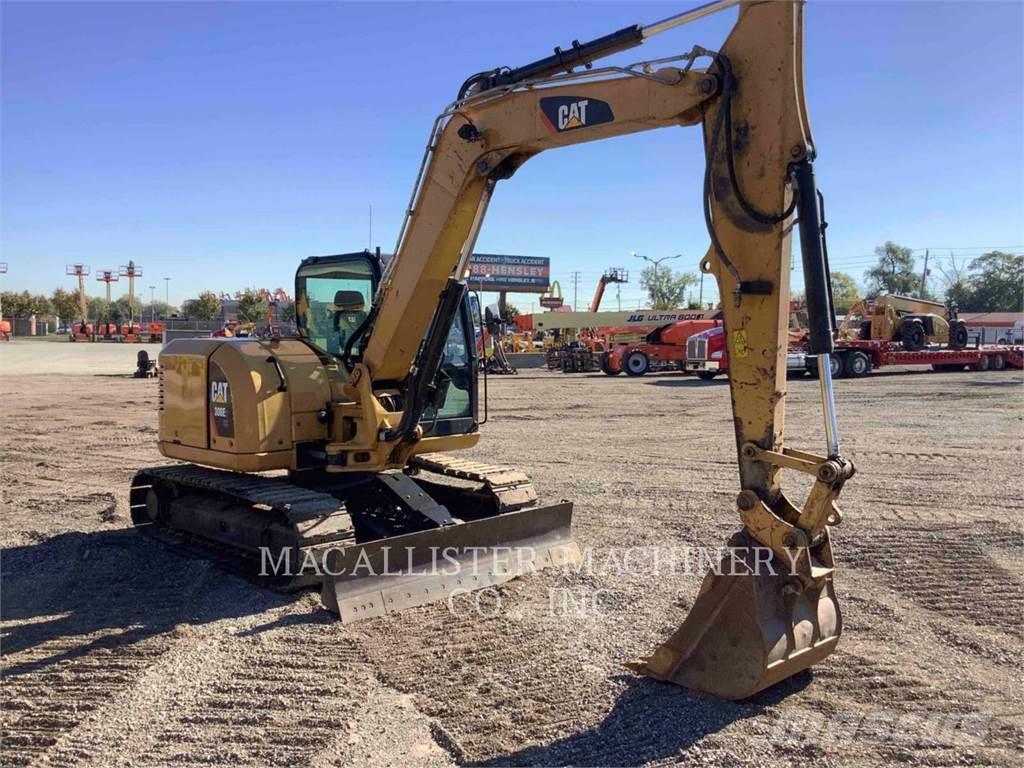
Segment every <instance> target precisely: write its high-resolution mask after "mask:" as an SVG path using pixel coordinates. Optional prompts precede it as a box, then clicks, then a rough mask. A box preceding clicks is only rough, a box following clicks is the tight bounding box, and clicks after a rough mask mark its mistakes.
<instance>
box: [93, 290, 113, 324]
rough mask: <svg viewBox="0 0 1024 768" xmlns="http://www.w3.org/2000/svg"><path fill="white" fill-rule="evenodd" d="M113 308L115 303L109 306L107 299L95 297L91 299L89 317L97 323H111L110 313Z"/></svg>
mask: <svg viewBox="0 0 1024 768" xmlns="http://www.w3.org/2000/svg"><path fill="white" fill-rule="evenodd" d="M112 307H113V302H111V303H109V304H108V303H107V300H106V299H101V298H100V297H98V296H94V297H93V298H91V299H89V317H91V318H92V319H93V320H95V321H96V322H97V323H108V322H111V317H110V311H111V308H112Z"/></svg>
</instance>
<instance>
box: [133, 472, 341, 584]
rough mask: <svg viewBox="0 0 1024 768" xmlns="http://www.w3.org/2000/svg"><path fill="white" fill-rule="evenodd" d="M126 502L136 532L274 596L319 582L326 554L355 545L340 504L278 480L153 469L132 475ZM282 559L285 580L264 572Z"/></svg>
mask: <svg viewBox="0 0 1024 768" xmlns="http://www.w3.org/2000/svg"><path fill="white" fill-rule="evenodd" d="M129 499H130V501H129V503H130V508H131V515H132V522H133V523H134V524H135V526H136V527H137V528H138V529H139V531H140V532H141V533H143V534H145V535H146V536H148V537H150V538H153V539H155V540H157V541H159V542H160V543H161V544H162V545H164V546H166V547H168V548H171V549H173V550H175V551H178V552H180V553H182V554H186V555H188V556H192V557H201V558H204V559H208V560H212V561H213V562H214V563H215V564H216V565H217V566H218V567H221V568H223V569H224V570H228V571H231V572H235V573H239V574H240V575H243V576H245V577H247V578H250V579H252V580H254V581H256V582H257V583H259V584H260V585H261V586H265V587H269V588H273V589H278V590H284V591H292V590H295V589H300V588H302V587H306V586H312V585H315V584H317V583H319V581H320V578H321V577H320V574H319V573H318V567H319V564H320V563H321V562H322V559H323V557H324V554H325V552H326V551H327V550H329V549H330V548H332V547H333V548H337V547H344V546H350V545H353V544H354V543H355V527H354V525H353V523H352V519H351V517H350V515H349V514H348V511H347V509H346V507H345V503H344V502H343V501H341V500H339V499H338V498H336V497H335V496H332V495H330V494H327V493H321V492H319V491H316V490H312V489H309V488H305V487H302V486H299V485H294V484H292V483H290V482H288V481H287V480H286V479H284V478H277V477H263V476H259V475H243V474H238V473H235V472H225V471H222V470H217V469H209V468H206V467H199V466H195V465H188V464H184V465H174V466H166V467H152V468H149V469H143V470H140V471H139V472H137V473H136V474H135V477H134V478H133V480H132V486H131V494H130V497H129ZM264 548H265V549H264ZM265 553H266V554H265ZM268 556H269V557H270V558H271V560H270V561H267V560H266V559H265V558H266V557H268ZM282 556H283V557H285V558H286V561H287V563H288V565H289V567H288V568H287V569H285V571H286V573H285V575H279V574H276V573H269V572H268V571H269V570H270V569H268V568H267V567H266V566H267V565H268V564H269V565H272V564H273V563H280V562H281V558H282ZM302 564H305V567H302Z"/></svg>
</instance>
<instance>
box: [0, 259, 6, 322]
mask: <svg viewBox="0 0 1024 768" xmlns="http://www.w3.org/2000/svg"><path fill="white" fill-rule="evenodd" d="M6 274H7V262H6V261H0V275H6ZM3 319H4V306H3V299H2V296H0V320H3Z"/></svg>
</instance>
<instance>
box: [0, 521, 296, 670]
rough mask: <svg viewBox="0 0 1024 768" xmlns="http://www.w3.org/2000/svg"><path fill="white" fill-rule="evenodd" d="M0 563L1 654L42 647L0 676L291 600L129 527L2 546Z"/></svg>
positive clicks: (260, 609)
mask: <svg viewBox="0 0 1024 768" xmlns="http://www.w3.org/2000/svg"><path fill="white" fill-rule="evenodd" d="M0 563H2V574H0V578H2V581H3V603H2V606H0V620H2V622H3V624H2V625H0V634H2V645H3V648H2V652H3V655H4V656H5V657H6V656H9V655H11V654H15V653H20V652H23V651H29V650H32V649H35V648H37V647H38V648H39V649H40V651H41V654H36V653H33V654H31V658H28V659H26V660H24V661H18V662H17V663H15V664H12V665H10V666H8V667H6V668H5V669H4V675H5V676H17V675H22V674H26V673H29V672H34V671H38V670H40V669H45V668H47V667H49V666H51V665H54V664H59V663H61V662H63V661H69V660H72V659H75V658H78V657H81V656H84V655H86V654H89V653H92V652H93V651H96V650H99V649H117V648H120V647H124V646H128V645H133V644H135V643H138V642H141V641H143V640H146V639H147V638H149V637H152V636H153V635H157V634H160V633H163V632H167V631H169V630H172V629H174V628H175V627H176V626H178V625H181V624H192V625H197V624H205V623H207V622H211V621H216V620H219V619H224V618H232V617H240V616H245V615H251V614H253V613H256V612H261V611H264V610H267V609H268V608H272V607H275V606H277V605H283V604H285V603H287V602H290V601H291V600H294V599H296V596H289V595H280V594H276V593H272V592H268V591H266V590H261V589H258V588H256V587H254V586H252V585H250V584H247V583H246V582H245V581H243V580H241V579H238V578H233V577H231V576H228V575H226V574H225V573H223V572H221V571H219V570H218V569H217V568H216V567H215V566H214V565H213V564H212V563H210V562H208V561H205V560H200V559H192V558H189V557H185V556H182V555H178V554H176V553H174V552H170V551H167V550H164V549H162V548H160V547H159V546H158V545H157V544H156V543H154V542H152V541H149V540H147V539H145V538H143V537H142V536H141V535H140V534H139V533H138V532H136V531H134V530H133V529H131V528H127V529H120V530H115V531H100V532H94V533H83V532H80V531H75V532H70V533H63V534H60V535H58V536H54V537H52V538H49V539H46V540H44V541H41V542H39V543H38V544H29V545H25V546H17V547H9V548H6V549H3V550H2V551H0ZM46 646H53V652H52V653H46V651H45V649H46Z"/></svg>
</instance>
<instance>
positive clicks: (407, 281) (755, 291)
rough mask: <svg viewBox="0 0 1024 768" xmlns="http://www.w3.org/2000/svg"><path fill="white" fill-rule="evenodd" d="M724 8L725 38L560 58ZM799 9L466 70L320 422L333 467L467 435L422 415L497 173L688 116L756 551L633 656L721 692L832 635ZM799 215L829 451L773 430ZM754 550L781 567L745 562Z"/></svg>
mask: <svg viewBox="0 0 1024 768" xmlns="http://www.w3.org/2000/svg"><path fill="white" fill-rule="evenodd" d="M737 4H738V5H739V16H738V19H737V21H736V24H735V27H734V28H733V30H732V32H731V34H730V35H729V37H728V39H727V40H726V41H725V43H724V45H723V46H722V47H721V48H720V50H717V51H712V50H707V49H704V48H700V47H695V48H694V49H693V50H692V51H691V52H690V53H688V54H685V55H682V56H679V57H675V58H673V59H670V60H664V59H663V60H660V61H659V62H651V63H645V64H640V65H635V66H631V67H604V68H598V69H587V70H585V71H582V72H564V73H561V74H557V72H558V71H560V70H563V69H565V68H567V67H569V66H575V65H579V64H586V65H588V66H589V64H590V63H591V61H592V60H593V59H595V58H598V57H600V56H602V55H607V54H608V53H610V52H617V51H621V50H623V49H625V48H627V47H632V46H633V45H637V44H639V43H640V42H642V41H643V39H645V38H646V37H649V36H650V35H651V34H656V33H658V32H661V31H664V30H665V29H668V28H671V27H674V26H678V25H680V24H683V23H686V22H687V21H690V20H692V19H694V18H697V17H699V16H702V15H705V14H706V13H710V12H713V11H716V10H720V9H721V8H724V7H728V6H732V5H737ZM803 9H804V4H803V2H802V1H801V0H796V1H787V2H741V3H736V2H735V0H725V2H720V3H710V4H708V5H707V6H704V7H701V8H699V9H697V10H696V11H693V12H690V13H687V14H681V15H680V16H677V17H673V18H671V19H667V20H665V21H664V22H661V23H659V24H656V25H651V26H649V27H640V26H637V27H629V28H626V29H625V30H621V31H620V32H618V33H614V34H613V35H609V36H607V37H606V38H602V39H600V40H597V41H594V42H592V43H587V44H584V45H579V44H578V43H576V44H574V47H573V49H572V51H559V50H558V49H556V55H555V56H554V57H548V59H544V60H541V61H540V62H536V63H535V64H533V65H528V66H527V67H524V68H520V69H519V70H513V71H505V70H496V71H494V72H491V73H483V74H481V75H478V76H475V77H473V78H470V80H468V81H467V83H466V85H465V86H464V87H463V89H462V91H461V92H460V93H459V98H458V99H457V100H456V101H455V102H454V103H453V104H451V105H450V106H449V107H448V108H447V109H445V110H444V112H443V113H442V114H441V115H440V116H439V117H438V118H437V120H436V122H435V125H434V127H433V129H432V131H431V134H430V138H429V141H428V145H427V150H426V155H425V158H424V162H423V165H422V167H421V169H420V173H419V176H418V179H417V183H416V185H415V189H414V192H413V196H412V199H411V203H410V206H409V209H408V213H407V216H406V219H405V222H404V224H403V227H402V230H401V233H400V235H399V239H398V244H397V247H396V250H395V254H394V258H393V259H392V260H391V262H390V263H389V265H388V268H387V269H386V271H385V272H384V275H383V277H382V279H381V282H380V286H379V289H378V291H377V294H376V297H375V300H374V303H373V306H372V308H371V310H370V313H369V316H368V319H367V321H366V323H365V327H364V328H362V329H361V330H360V332H358V333H357V336H358V337H359V338H358V339H356V340H354V342H353V343H352V344H350V348H349V350H348V353H349V362H350V366H351V375H350V383H349V385H348V387H347V394H348V395H349V397H350V399H351V402H350V403H347V404H342V405H341V406H340V407H339V408H337V409H336V411H335V414H334V418H335V420H336V422H335V423H336V429H335V430H333V434H335V435H347V436H348V439H346V440H335V441H334V442H332V443H331V444H330V445H329V447H328V454H329V455H331V456H333V457H334V461H333V462H331V463H330V464H329V466H328V469H334V470H335V471H346V470H360V471H366V470H371V471H375V470H376V471H379V470H383V469H388V468H400V467H402V466H404V465H405V464H406V462H407V461H408V459H409V457H410V456H411V455H412V454H413V453H418V452H423V451H427V450H438V449H441V448H443V449H445V450H448V449H451V448H458V447H462V446H468V445H471V444H473V443H474V442H475V441H476V434H467V435H454V436H447V437H444V438H430V437H426V438H425V437H424V436H423V433H422V428H421V427H420V426H419V420H420V417H421V415H422V413H423V412H424V409H425V408H427V407H428V406H429V404H430V402H431V397H432V396H433V393H434V392H435V391H436V389H435V387H436V379H437V375H438V370H439V366H440V364H441V359H442V357H443V344H444V339H445V338H446V337H447V335H448V332H449V329H450V327H451V324H452V321H453V318H454V317H455V316H456V314H457V312H458V311H459V306H460V304H461V301H462V298H463V296H464V293H465V291H466V287H465V279H464V278H465V275H466V274H467V267H468V261H469V257H470V255H471V254H472V252H473V246H474V243H475V241H476V239H477V235H478V233H479V231H480V227H481V225H482V223H483V220H484V217H485V214H486V211H487V207H488V204H489V202H490V200H491V197H492V195H493V193H494V190H495V186H496V184H497V182H499V181H502V180H505V179H508V178H509V177H511V176H512V175H513V174H514V173H515V171H516V170H517V169H518V168H519V167H520V166H521V165H522V164H523V163H525V162H526V161H527V160H529V159H530V158H532V157H534V156H535V155H537V154H540V153H541V152H543V151H546V150H552V149H557V148H560V147H564V146H569V145H573V144H580V143H584V142H593V141H600V140H604V139H610V138H613V137H615V136H621V135H626V134H630V133H637V132H640V131H648V130H654V129H658V128H666V127H671V126H691V125H693V126H700V127H701V130H702V131H703V137H704V145H705V152H706V171H705V175H704V178H703V183H702V191H701V193H700V196H699V197H698V196H697V195H694V197H693V200H694V203H695V205H696V204H698V203H699V204H702V205H703V209H704V217H705V220H706V224H707V228H708V233H709V237H710V240H711V247H710V248H709V250H708V252H707V255H706V256H705V258H704V259H703V261H702V263H701V269H702V270H703V271H704V272H706V273H709V274H712V275H714V276H715V278H716V279H717V280H718V285H719V288H720V295H721V296H722V297H723V302H722V304H723V306H722V310H723V314H724V322H725V330H726V334H727V339H728V350H729V358H730V366H729V379H730V387H731V395H732V408H733V417H734V427H735V436H736V445H737V453H738V460H739V477H740V493H739V495H738V497H737V507H738V511H739V515H740V518H741V520H742V522H743V528H742V530H741V531H740V532H739V533H738V534H737V535H736V536H734V537H733V540H732V544H733V546H734V547H736V548H738V549H744V550H750V551H751V552H753V553H754V554H751V555H749V556H745V557H744V558H741V563H742V566H743V568H745V569H746V570H747V571H748V572H749V573H747V574H746V577H744V575H740V576H736V575H732V576H721V575H716V574H714V573H712V574H709V576H708V579H707V580H706V581H705V584H704V586H703V588H702V590H701V594H700V596H699V598H698V600H697V603H696V604H695V606H694V608H693V610H692V611H691V614H690V616H689V617H688V619H687V621H686V622H684V624H683V625H682V627H680V629H679V630H678V631H677V632H676V634H675V635H673V637H672V638H671V639H670V640H669V641H667V642H666V643H665V644H664V645H662V646H661V647H660V648H659V649H658V650H657V651H656V652H655V653H654V654H653V655H652V656H651V657H650V658H649V659H646V660H644V661H641V662H637V663H636V664H635V665H634V668H635V669H637V670H639V671H641V672H644V673H645V674H649V675H652V676H654V677H658V678H661V679H666V680H671V681H673V682H677V683H681V684H684V685H687V686H690V687H696V688H700V689H703V690H707V691H710V692H712V693H716V694H718V695H721V696H726V697H730V698H739V697H743V696H747V695H750V694H752V693H754V692H756V691H757V690H760V689H762V688H764V687H766V686H768V685H771V684H772V683H774V682H777V681H778V680H780V679H782V678H784V677H787V676H788V675H790V674H793V673H794V672H796V671H798V670H800V669H804V668H806V667H807V666H809V665H810V664H813V663H814V662H815V661H817V660H819V659H820V658H823V657H824V656H826V655H827V654H828V653H830V652H831V650H832V649H833V648H834V647H835V644H836V641H837V640H838V636H839V633H840V631H841V619H840V616H839V610H838V604H837V603H836V600H835V594H834V591H833V586H832V568H833V562H832V555H831V546H830V542H829V534H828V527H829V525H834V524H836V523H838V522H839V521H840V514H839V511H838V509H837V508H836V506H835V503H834V502H835V499H836V497H837V495H838V493H839V491H840V489H841V488H842V485H843V483H844V482H845V481H846V480H847V479H848V478H849V477H850V476H851V475H852V473H853V467H852V465H851V464H850V463H849V462H848V461H846V460H844V459H843V458H841V456H840V453H839V439H838V427H837V424H836V419H835V407H834V402H833V396H832V388H831V387H832V385H831V377H830V367H829V363H828V356H829V353H830V352H831V351H832V340H833V333H834V328H833V325H834V313H833V311H832V306H831V297H830V292H829V285H828V284H829V280H828V264H827V254H826V250H825V243H824V236H823V233H824V223H823V221H822V220H821V212H822V209H823V206H822V203H821V199H820V195H819V193H818V192H817V189H816V187H815V179H814V169H813V160H814V156H815V147H814V143H813V140H812V137H811V132H810V127H809V124H808V119H807V110H806V105H805V100H804V90H803V39H802V38H803ZM697 62H701V63H704V62H706V68H698V67H697V66H696V64H697ZM669 63H671V64H672V65H671V66H662V67H661V68H656V67H657V66H658V65H659V64H669ZM794 214H796V215H797V216H798V218H799V233H800V243H801V253H802V258H803V271H804V275H805V280H806V286H805V288H806V295H807V305H808V315H809V325H810V339H809V344H810V352H811V353H813V354H816V355H817V356H818V362H819V379H820V382H821V387H822V402H823V406H824V411H825V415H826V418H825V432H826V442H827V451H826V455H824V456H817V455H814V454H810V453H806V452H803V451H797V450H793V449H791V448H789V447H788V446H786V445H785V444H784V440H783V435H784V410H785V400H786V339H787V329H788V308H789V296H790V288H789V274H790V267H791V264H790V258H791V255H790V254H791V238H792V230H793V226H794ZM383 392H387V393H395V392H397V393H399V395H400V398H399V401H400V402H401V403H402V409H401V412H398V411H396V410H395V409H394V408H391V409H388V408H385V407H384V406H383V405H382V403H381V398H380V394H381V393H383ZM339 422H343V423H344V428H342V426H341V425H340V424H339ZM784 469H786V470H792V471H798V472H802V473H806V474H809V475H811V476H812V477H813V478H814V484H813V488H812V490H811V491H810V493H809V495H808V496H807V499H806V500H805V502H804V503H803V505H801V506H797V505H795V504H793V503H792V502H790V501H789V499H787V497H786V496H785V494H784V493H783V490H782V487H781V482H780V477H781V473H782V470H784ZM758 551H767V552H769V553H770V556H771V558H772V560H771V562H772V563H775V564H776V565H778V564H786V565H787V566H788V567H787V568H785V569H784V570H783V572H781V573H778V574H769V575H763V574H761V573H759V572H758V571H757V568H758V566H759V565H764V563H763V562H762V561H761V560H759V555H758V554H757V552H758Z"/></svg>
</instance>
